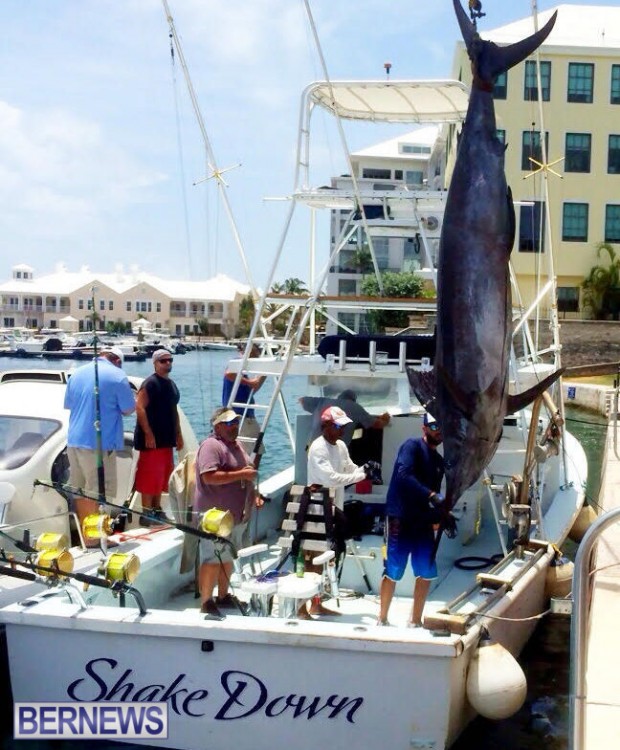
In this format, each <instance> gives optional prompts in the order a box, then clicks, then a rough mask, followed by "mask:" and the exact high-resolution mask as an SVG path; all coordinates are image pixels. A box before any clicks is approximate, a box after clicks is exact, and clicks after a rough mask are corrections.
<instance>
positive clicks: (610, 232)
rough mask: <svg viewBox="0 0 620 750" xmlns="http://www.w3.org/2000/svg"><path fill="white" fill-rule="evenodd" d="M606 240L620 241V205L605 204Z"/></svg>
mask: <svg viewBox="0 0 620 750" xmlns="http://www.w3.org/2000/svg"><path fill="white" fill-rule="evenodd" d="M605 242H620V205H613V204H609V205H607V206H605Z"/></svg>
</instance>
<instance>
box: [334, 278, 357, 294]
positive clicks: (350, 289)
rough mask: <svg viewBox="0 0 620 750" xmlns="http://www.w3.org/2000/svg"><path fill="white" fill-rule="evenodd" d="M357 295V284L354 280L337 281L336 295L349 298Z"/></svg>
mask: <svg viewBox="0 0 620 750" xmlns="http://www.w3.org/2000/svg"><path fill="white" fill-rule="evenodd" d="M356 293H357V284H356V283H355V279H338V294H339V295H341V296H351V295H352V294H356Z"/></svg>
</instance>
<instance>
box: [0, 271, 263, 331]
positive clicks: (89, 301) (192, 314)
mask: <svg viewBox="0 0 620 750" xmlns="http://www.w3.org/2000/svg"><path fill="white" fill-rule="evenodd" d="M93 287H94V290H95V291H94V306H95V311H96V313H97V325H98V327H100V328H105V327H106V325H107V324H108V323H110V322H112V323H122V324H123V325H124V326H125V328H126V329H127V330H128V331H131V324H132V323H133V322H135V321H136V320H137V319H139V318H143V319H145V320H147V321H148V322H149V323H150V324H151V326H152V328H153V329H157V330H165V331H169V332H170V333H172V334H176V335H186V334H189V333H194V332H196V331H197V329H198V325H197V320H198V319H201V318H203V319H206V320H207V321H208V324H209V334H210V335H215V336H225V337H227V338H230V337H233V336H235V335H236V327H237V325H238V322H239V305H240V303H241V301H242V300H243V299H244V297H246V296H247V295H248V293H249V292H250V287H249V286H248V285H246V284H240V283H239V282H237V281H234V280H233V279H230V278H229V277H227V276H224V275H223V274H220V275H218V276H216V277H214V278H212V279H208V280H206V281H171V280H169V279H162V278H160V277H157V276H153V275H152V274H148V273H145V272H143V271H139V270H137V269H132V270H130V271H129V272H125V271H123V270H122V269H118V270H117V271H116V272H114V273H95V272H93V271H90V270H89V269H88V268H82V269H81V270H80V271H77V272H72V271H68V270H67V269H66V268H64V267H59V268H58V269H57V270H56V271H55V272H54V273H51V274H48V275H47V276H41V277H37V276H36V275H35V272H34V269H33V268H31V267H30V266H28V265H24V264H20V265H16V266H14V267H13V269H12V278H11V280H10V281H7V282H5V283H4V284H0V325H1V326H2V327H4V328H13V327H19V326H25V327H27V328H65V329H66V330H75V329H77V330H80V331H85V330H90V329H92V327H93V312H92V309H93V291H92V290H93Z"/></svg>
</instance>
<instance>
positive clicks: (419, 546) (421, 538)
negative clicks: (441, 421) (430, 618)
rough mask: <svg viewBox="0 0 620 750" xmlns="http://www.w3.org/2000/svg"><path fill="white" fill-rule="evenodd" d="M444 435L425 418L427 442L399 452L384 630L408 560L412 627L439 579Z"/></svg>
mask: <svg viewBox="0 0 620 750" xmlns="http://www.w3.org/2000/svg"><path fill="white" fill-rule="evenodd" d="M441 442H442V436H441V429H440V427H439V425H438V424H437V422H436V421H435V419H434V418H433V417H432V416H431V415H430V414H425V415H424V424H423V426H422V437H420V438H408V439H407V440H405V442H404V443H403V444H402V445H401V446H400V448H399V449H398V455H397V456H396V463H395V464H394V471H393V472H392V478H391V480H390V486H389V488H388V493H387V499H386V514H387V559H386V561H385V568H384V572H383V579H382V581H381V592H380V593H381V608H380V612H379V618H378V620H377V624H378V625H388V624H389V623H388V619H387V617H388V610H389V608H390V604H391V602H392V597H393V596H394V590H395V588H396V581H400V579H401V578H402V577H403V574H404V572H405V567H406V565H407V559H408V558H409V556H411V567H412V569H413V574H414V576H416V579H415V586H414V591H413V607H412V610H411V618H410V621H409V623H408V626H409V627H420V626H421V625H422V613H423V611H424V604H425V602H426V597H427V596H428V591H429V588H430V585H431V580H432V579H433V578H436V577H437V565H436V563H435V559H434V555H433V551H434V547H435V532H434V529H433V525H434V524H435V523H436V520H437V519H436V517H437V510H436V509H437V507H440V506H441V503H442V502H443V497H442V495H441V494H440V493H439V490H440V488H441V482H442V479H443V475H444V463H443V456H441V455H440V454H439V453H438V452H437V446H439V445H440V444H441Z"/></svg>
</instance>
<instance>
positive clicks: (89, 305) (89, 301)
mask: <svg viewBox="0 0 620 750" xmlns="http://www.w3.org/2000/svg"><path fill="white" fill-rule="evenodd" d="M86 307H87V308H88V309H89V310H92V309H93V300H92V298H91V299H89V300H87V301H86Z"/></svg>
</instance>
